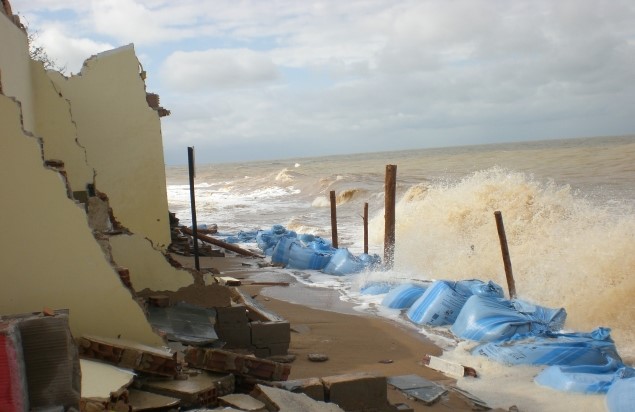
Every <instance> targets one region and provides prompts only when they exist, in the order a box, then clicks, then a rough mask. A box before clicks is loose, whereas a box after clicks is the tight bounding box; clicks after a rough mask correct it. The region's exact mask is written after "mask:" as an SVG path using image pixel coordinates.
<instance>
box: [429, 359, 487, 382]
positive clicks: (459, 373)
mask: <svg viewBox="0 0 635 412" xmlns="http://www.w3.org/2000/svg"><path fill="white" fill-rule="evenodd" d="M423 364H424V365H426V366H427V367H428V368H430V369H434V370H436V371H439V372H442V373H445V374H446V375H450V376H453V377H455V378H463V377H465V376H471V377H474V378H476V377H478V375H477V373H476V370H475V369H474V368H471V367H469V366H463V365H460V364H458V363H454V362H450V361H448V360H445V359H441V358H439V357H437V356H433V355H425V356H424V357H423Z"/></svg>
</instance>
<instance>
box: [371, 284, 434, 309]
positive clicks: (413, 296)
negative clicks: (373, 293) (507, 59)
mask: <svg viewBox="0 0 635 412" xmlns="http://www.w3.org/2000/svg"><path fill="white" fill-rule="evenodd" d="M426 289H427V285H422V284H415V283H404V284H403V285H399V286H397V287H396V288H393V289H391V290H390V291H389V292H388V293H387V294H386V296H384V299H383V300H382V301H381V304H382V305H383V306H386V307H387V308H391V309H407V308H409V307H410V306H412V304H413V303H415V301H416V300H417V299H419V298H420V297H421V295H423V293H424V292H425V291H426Z"/></svg>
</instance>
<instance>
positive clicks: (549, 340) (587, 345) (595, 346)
mask: <svg viewBox="0 0 635 412" xmlns="http://www.w3.org/2000/svg"><path fill="white" fill-rule="evenodd" d="M472 354H473V355H482V356H486V357H488V358H490V359H492V360H495V361H497V362H500V363H504V364H507V365H566V366H577V365H599V366H602V365H609V364H610V362H612V361H616V362H618V363H622V359H621V358H620V356H619V355H618V354H617V349H616V347H615V343H613V340H612V339H611V337H610V329H608V328H597V329H595V330H594V331H592V332H591V333H582V332H577V333H555V332H542V333H541V334H539V335H536V334H525V335H516V336H515V337H513V338H512V339H508V340H505V341H500V342H489V343H484V344H482V345H479V346H477V347H475V348H474V349H473V350H472Z"/></svg>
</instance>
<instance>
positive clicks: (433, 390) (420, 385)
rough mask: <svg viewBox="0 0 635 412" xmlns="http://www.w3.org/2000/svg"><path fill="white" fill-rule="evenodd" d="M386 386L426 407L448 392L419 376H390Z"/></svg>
mask: <svg viewBox="0 0 635 412" xmlns="http://www.w3.org/2000/svg"><path fill="white" fill-rule="evenodd" d="M388 384H389V385H390V386H393V387H395V388H396V389H399V390H400V391H401V392H403V393H404V394H406V395H407V396H409V397H411V398H413V399H416V400H418V401H421V402H423V403H425V404H426V405H432V404H433V403H435V402H436V401H438V400H439V398H440V397H441V396H443V395H444V394H446V393H447V392H448V391H447V389H446V388H444V387H443V386H441V385H438V384H436V383H434V382H432V381H430V380H428V379H424V378H422V377H421V376H419V375H400V376H391V377H389V378H388Z"/></svg>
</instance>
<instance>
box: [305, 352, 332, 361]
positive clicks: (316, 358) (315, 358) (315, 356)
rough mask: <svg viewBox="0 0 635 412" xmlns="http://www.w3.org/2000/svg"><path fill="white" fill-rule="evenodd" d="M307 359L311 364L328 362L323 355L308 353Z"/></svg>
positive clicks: (326, 357) (327, 358)
mask: <svg viewBox="0 0 635 412" xmlns="http://www.w3.org/2000/svg"><path fill="white" fill-rule="evenodd" d="M307 358H309V360H310V361H311V362H326V361H327V360H329V357H328V356H326V355H324V354H323V353H309V354H308V355H307Z"/></svg>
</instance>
